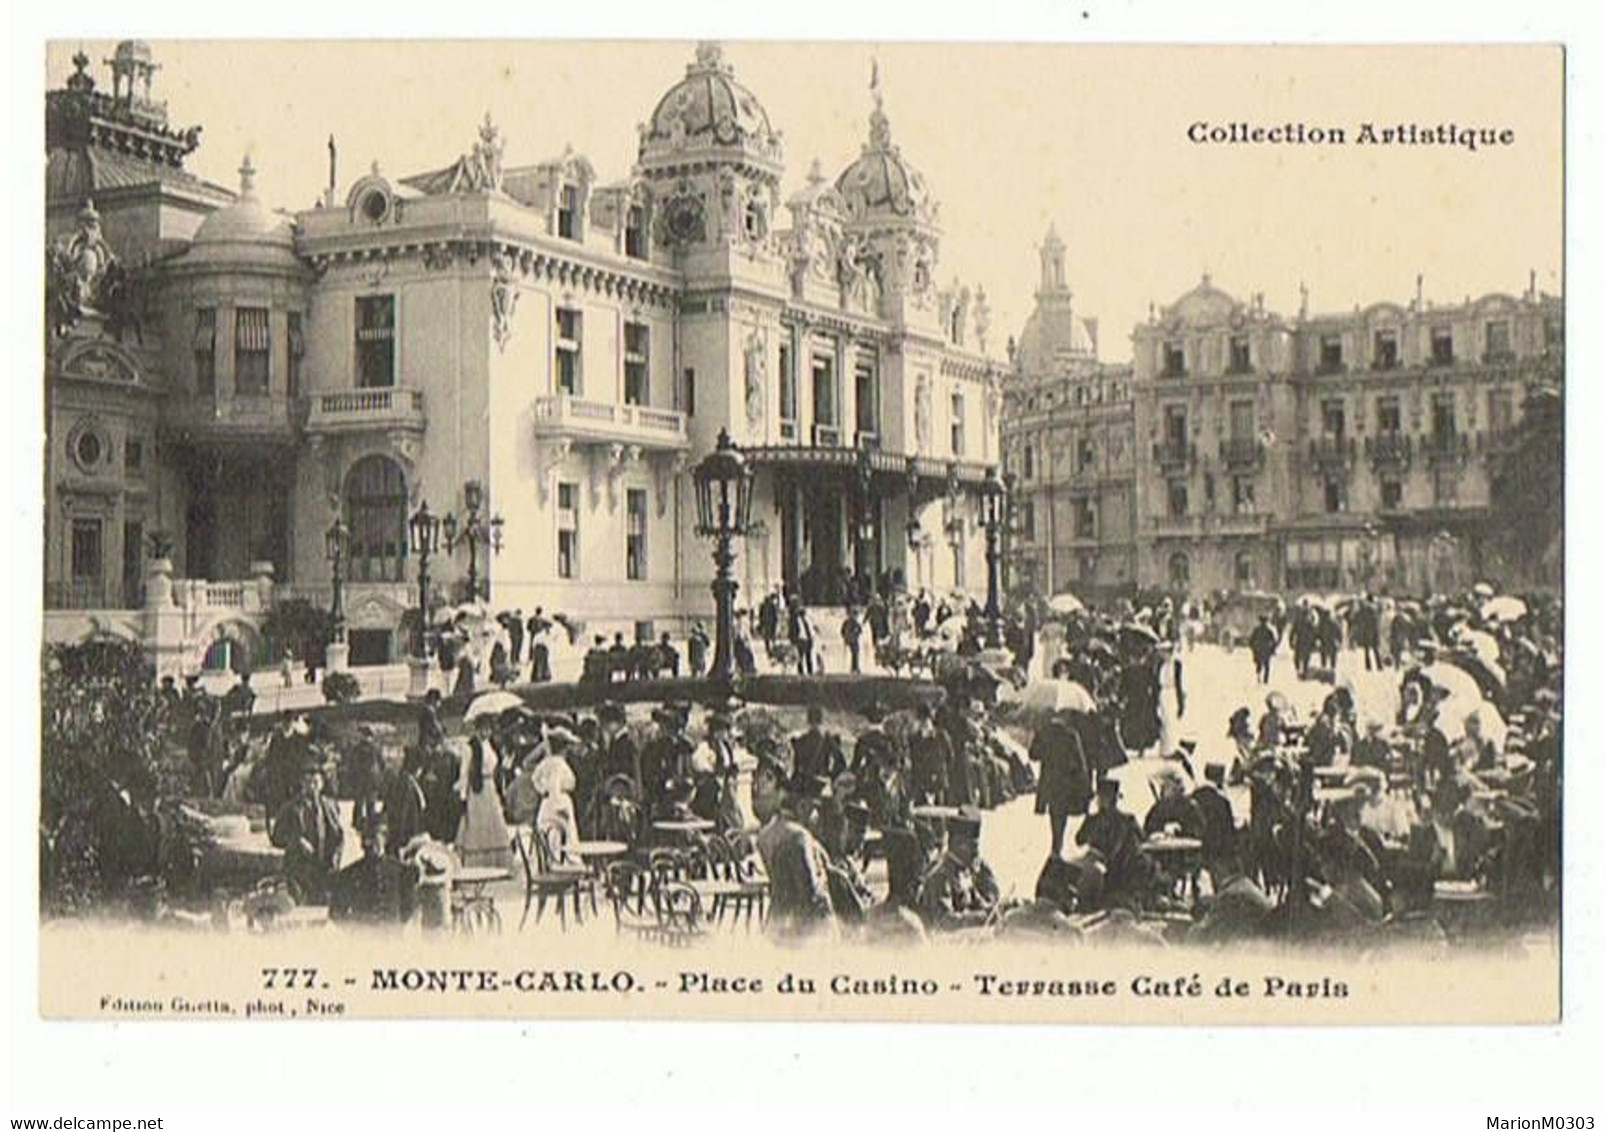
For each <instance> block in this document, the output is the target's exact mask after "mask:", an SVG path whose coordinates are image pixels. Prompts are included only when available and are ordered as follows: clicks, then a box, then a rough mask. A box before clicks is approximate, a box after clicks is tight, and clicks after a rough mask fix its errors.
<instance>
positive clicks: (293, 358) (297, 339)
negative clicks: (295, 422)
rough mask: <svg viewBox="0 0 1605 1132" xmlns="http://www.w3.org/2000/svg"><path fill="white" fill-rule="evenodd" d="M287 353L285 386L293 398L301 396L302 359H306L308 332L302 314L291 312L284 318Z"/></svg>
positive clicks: (285, 356) (285, 357)
mask: <svg viewBox="0 0 1605 1132" xmlns="http://www.w3.org/2000/svg"><path fill="white" fill-rule="evenodd" d="M284 328H285V334H284V337H285V351H284V384H285V387H286V390H287V391H288V392H289V395H290V396H291V397H299V396H301V359H302V358H304V357H306V352H307V340H306V331H305V330H304V329H303V328H302V325H301V312H300V311H291V312H290V313H289V314H287V315H285V316H284Z"/></svg>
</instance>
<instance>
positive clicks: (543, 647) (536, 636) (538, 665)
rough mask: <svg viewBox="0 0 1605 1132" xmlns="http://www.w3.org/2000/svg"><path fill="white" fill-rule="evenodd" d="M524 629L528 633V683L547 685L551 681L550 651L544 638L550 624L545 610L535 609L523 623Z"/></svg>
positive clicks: (549, 646)
mask: <svg viewBox="0 0 1605 1132" xmlns="http://www.w3.org/2000/svg"><path fill="white" fill-rule="evenodd" d="M524 627H525V629H526V630H528V633H529V680H530V683H532V684H546V683H549V682H550V681H551V679H552V650H551V645H549V644H548V643H547V639H546V638H547V632H548V630H550V629H551V627H552V623H551V622H550V621H548V620H547V619H546V612H545V610H543V609H541V608H540V607H536V610H535V612H534V613H533V614H531V615H530V619H529V620H528V621H526V622H525V623H524Z"/></svg>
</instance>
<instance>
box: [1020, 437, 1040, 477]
mask: <svg viewBox="0 0 1605 1132" xmlns="http://www.w3.org/2000/svg"><path fill="white" fill-rule="evenodd" d="M1036 474H1037V450H1036V449H1035V448H1033V447H1031V445H1029V444H1027V445H1026V446H1025V448H1023V449H1022V450H1021V452H1020V478H1021V479H1027V480H1028V479H1032V478H1034V477H1035V476H1036Z"/></svg>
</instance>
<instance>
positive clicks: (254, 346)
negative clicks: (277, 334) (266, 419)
mask: <svg viewBox="0 0 1605 1132" xmlns="http://www.w3.org/2000/svg"><path fill="white" fill-rule="evenodd" d="M269 341H270V339H269V337H268V312H267V308H266V307H236V308H235V310H234V392H235V393H237V394H239V395H241V396H243V397H261V396H265V395H266V394H267V391H268V357H269V351H268V343H269Z"/></svg>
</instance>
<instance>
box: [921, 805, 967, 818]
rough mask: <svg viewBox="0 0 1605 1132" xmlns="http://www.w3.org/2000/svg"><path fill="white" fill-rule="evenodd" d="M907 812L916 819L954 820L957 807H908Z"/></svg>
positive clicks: (957, 812) (957, 814)
mask: <svg viewBox="0 0 1605 1132" xmlns="http://www.w3.org/2000/svg"><path fill="white" fill-rule="evenodd" d="M908 812H909V813H910V814H912V815H913V816H914V817H917V818H956V817H958V816H959V808H958V807H957V806H910V807H909V810H908Z"/></svg>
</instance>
